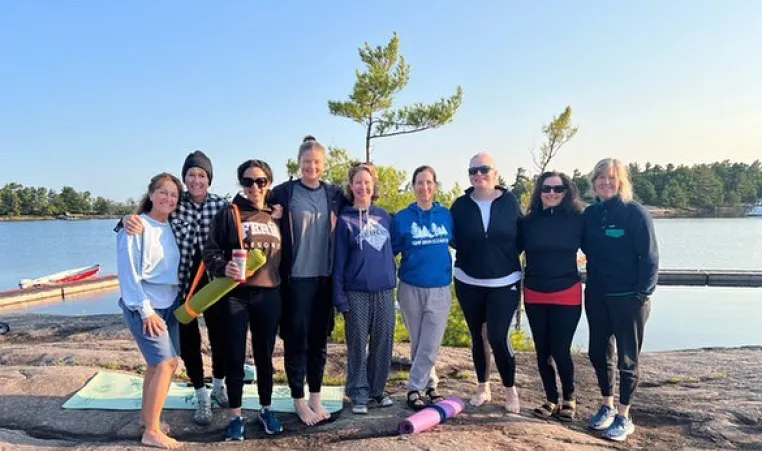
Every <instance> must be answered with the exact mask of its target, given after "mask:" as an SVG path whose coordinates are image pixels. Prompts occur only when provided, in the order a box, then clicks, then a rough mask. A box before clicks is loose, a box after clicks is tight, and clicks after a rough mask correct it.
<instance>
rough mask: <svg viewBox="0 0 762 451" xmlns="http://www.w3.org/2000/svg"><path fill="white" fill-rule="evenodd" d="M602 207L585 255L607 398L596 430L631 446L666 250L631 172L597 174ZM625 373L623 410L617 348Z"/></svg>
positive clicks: (603, 165) (594, 215) (619, 168)
mask: <svg viewBox="0 0 762 451" xmlns="http://www.w3.org/2000/svg"><path fill="white" fill-rule="evenodd" d="M591 178H592V181H593V188H594V190H595V194H596V196H597V198H598V202H597V203H595V204H593V205H591V206H589V207H587V209H586V210H585V236H584V239H583V241H582V250H583V251H584V252H585V255H586V256H587V285H586V287H585V314H586V315H587V322H588V325H589V326H590V346H589V349H588V354H589V357H590V362H591V363H592V364H593V367H594V368H595V375H596V376H597V378H598V386H599V388H600V390H601V396H602V397H603V400H602V403H601V407H600V408H599V410H598V412H597V413H596V414H595V415H594V416H593V417H592V418H591V419H590V421H589V423H588V426H589V427H590V428H591V429H594V430H600V431H603V437H604V438H607V439H610V440H615V441H620V442H621V441H624V440H626V439H627V436H629V435H630V434H632V433H633V432H634V431H635V425H634V424H633V423H632V419H630V415H629V413H630V404H631V401H632V395H633V394H634V393H635V390H636V389H637V387H638V358H639V357H640V349H641V347H642V345H643V333H644V331H645V326H646V321H647V320H648V316H649V315H650V313H651V300H650V297H651V294H652V293H653V292H654V290H655V289H656V282H657V279H658V276H659V248H658V245H657V242H656V233H655V232H654V225H653V221H652V220H651V216H650V215H649V214H648V211H647V210H646V209H645V208H643V207H642V206H641V205H640V204H638V203H637V202H635V201H633V200H632V183H631V182H630V176H629V173H628V171H627V167H626V166H625V165H624V164H623V163H622V162H621V161H619V160H616V159H612V158H606V159H604V160H601V161H599V162H598V164H596V165H595V169H593V175H592V177H591ZM612 339H613V341H615V342H616V351H617V356H618V365H617V366H618V367H619V406H618V407H617V408H616V409H614V381H615V378H616V374H615V372H614V347H613V346H612Z"/></svg>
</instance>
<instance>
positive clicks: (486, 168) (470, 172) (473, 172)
mask: <svg viewBox="0 0 762 451" xmlns="http://www.w3.org/2000/svg"><path fill="white" fill-rule="evenodd" d="M491 170H492V167H491V166H486V165H485V166H476V167H473V168H468V175H476V173H477V172H479V173H481V174H482V175H487V174H489V171H491Z"/></svg>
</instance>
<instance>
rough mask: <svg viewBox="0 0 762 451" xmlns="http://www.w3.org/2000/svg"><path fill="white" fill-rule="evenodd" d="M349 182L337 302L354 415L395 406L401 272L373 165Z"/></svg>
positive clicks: (339, 238)
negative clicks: (392, 389) (390, 382)
mask: <svg viewBox="0 0 762 451" xmlns="http://www.w3.org/2000/svg"><path fill="white" fill-rule="evenodd" d="M348 181H349V183H348V186H347V197H348V198H349V201H350V202H351V203H352V205H351V206H346V207H344V208H343V209H342V210H341V215H340V216H339V221H338V224H337V225H336V237H335V243H336V254H335V264H334V269H333V289H334V291H333V299H334V303H335V305H336V308H337V310H338V311H339V312H341V313H342V314H344V321H345V323H346V324H345V331H346V342H347V395H348V396H349V398H350V399H351V400H352V404H353V407H352V412H353V413H356V414H366V413H368V401H369V400H373V401H375V402H376V403H378V405H379V406H381V407H388V406H391V405H392V400H391V398H390V397H389V396H387V395H386V394H385V393H384V387H385V386H386V379H387V377H388V375H389V367H390V366H391V363H392V348H393V345H394V323H395V312H394V294H393V293H394V287H395V285H396V277H395V276H396V274H395V272H396V271H395V266H394V255H393V253H392V243H391V235H390V233H389V229H390V227H391V218H390V217H389V214H388V213H387V212H386V211H384V210H383V209H381V208H378V207H376V206H375V205H373V201H374V200H376V199H378V196H379V193H378V178H377V177H376V171H375V169H374V168H373V166H372V165H371V164H368V163H362V164H355V165H353V166H352V167H351V168H350V169H349V177H348ZM368 335H370V343H368ZM367 344H369V345H370V346H369V348H370V353H369V355H368V356H367V357H366V352H365V349H366V345H367Z"/></svg>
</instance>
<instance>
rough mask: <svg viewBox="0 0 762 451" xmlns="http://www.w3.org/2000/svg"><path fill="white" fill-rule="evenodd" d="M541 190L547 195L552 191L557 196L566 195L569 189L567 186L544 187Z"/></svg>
mask: <svg viewBox="0 0 762 451" xmlns="http://www.w3.org/2000/svg"><path fill="white" fill-rule="evenodd" d="M540 189H541V191H542V192H543V193H545V194H548V193H549V192H551V191H553V192H555V193H557V194H561V193H565V192H566V190H567V189H569V188H568V187H567V186H566V185H542V188H540Z"/></svg>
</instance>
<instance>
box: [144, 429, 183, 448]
mask: <svg viewBox="0 0 762 451" xmlns="http://www.w3.org/2000/svg"><path fill="white" fill-rule="evenodd" d="M141 443H143V444H144V445H145V446H150V447H153V448H162V449H174V448H179V447H181V446H183V444H182V443H180V442H178V441H177V440H175V439H173V438H172V437H169V436H168V435H166V434H165V433H163V432H161V431H150V432H149V431H146V432H144V433H143V439H142V440H141Z"/></svg>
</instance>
